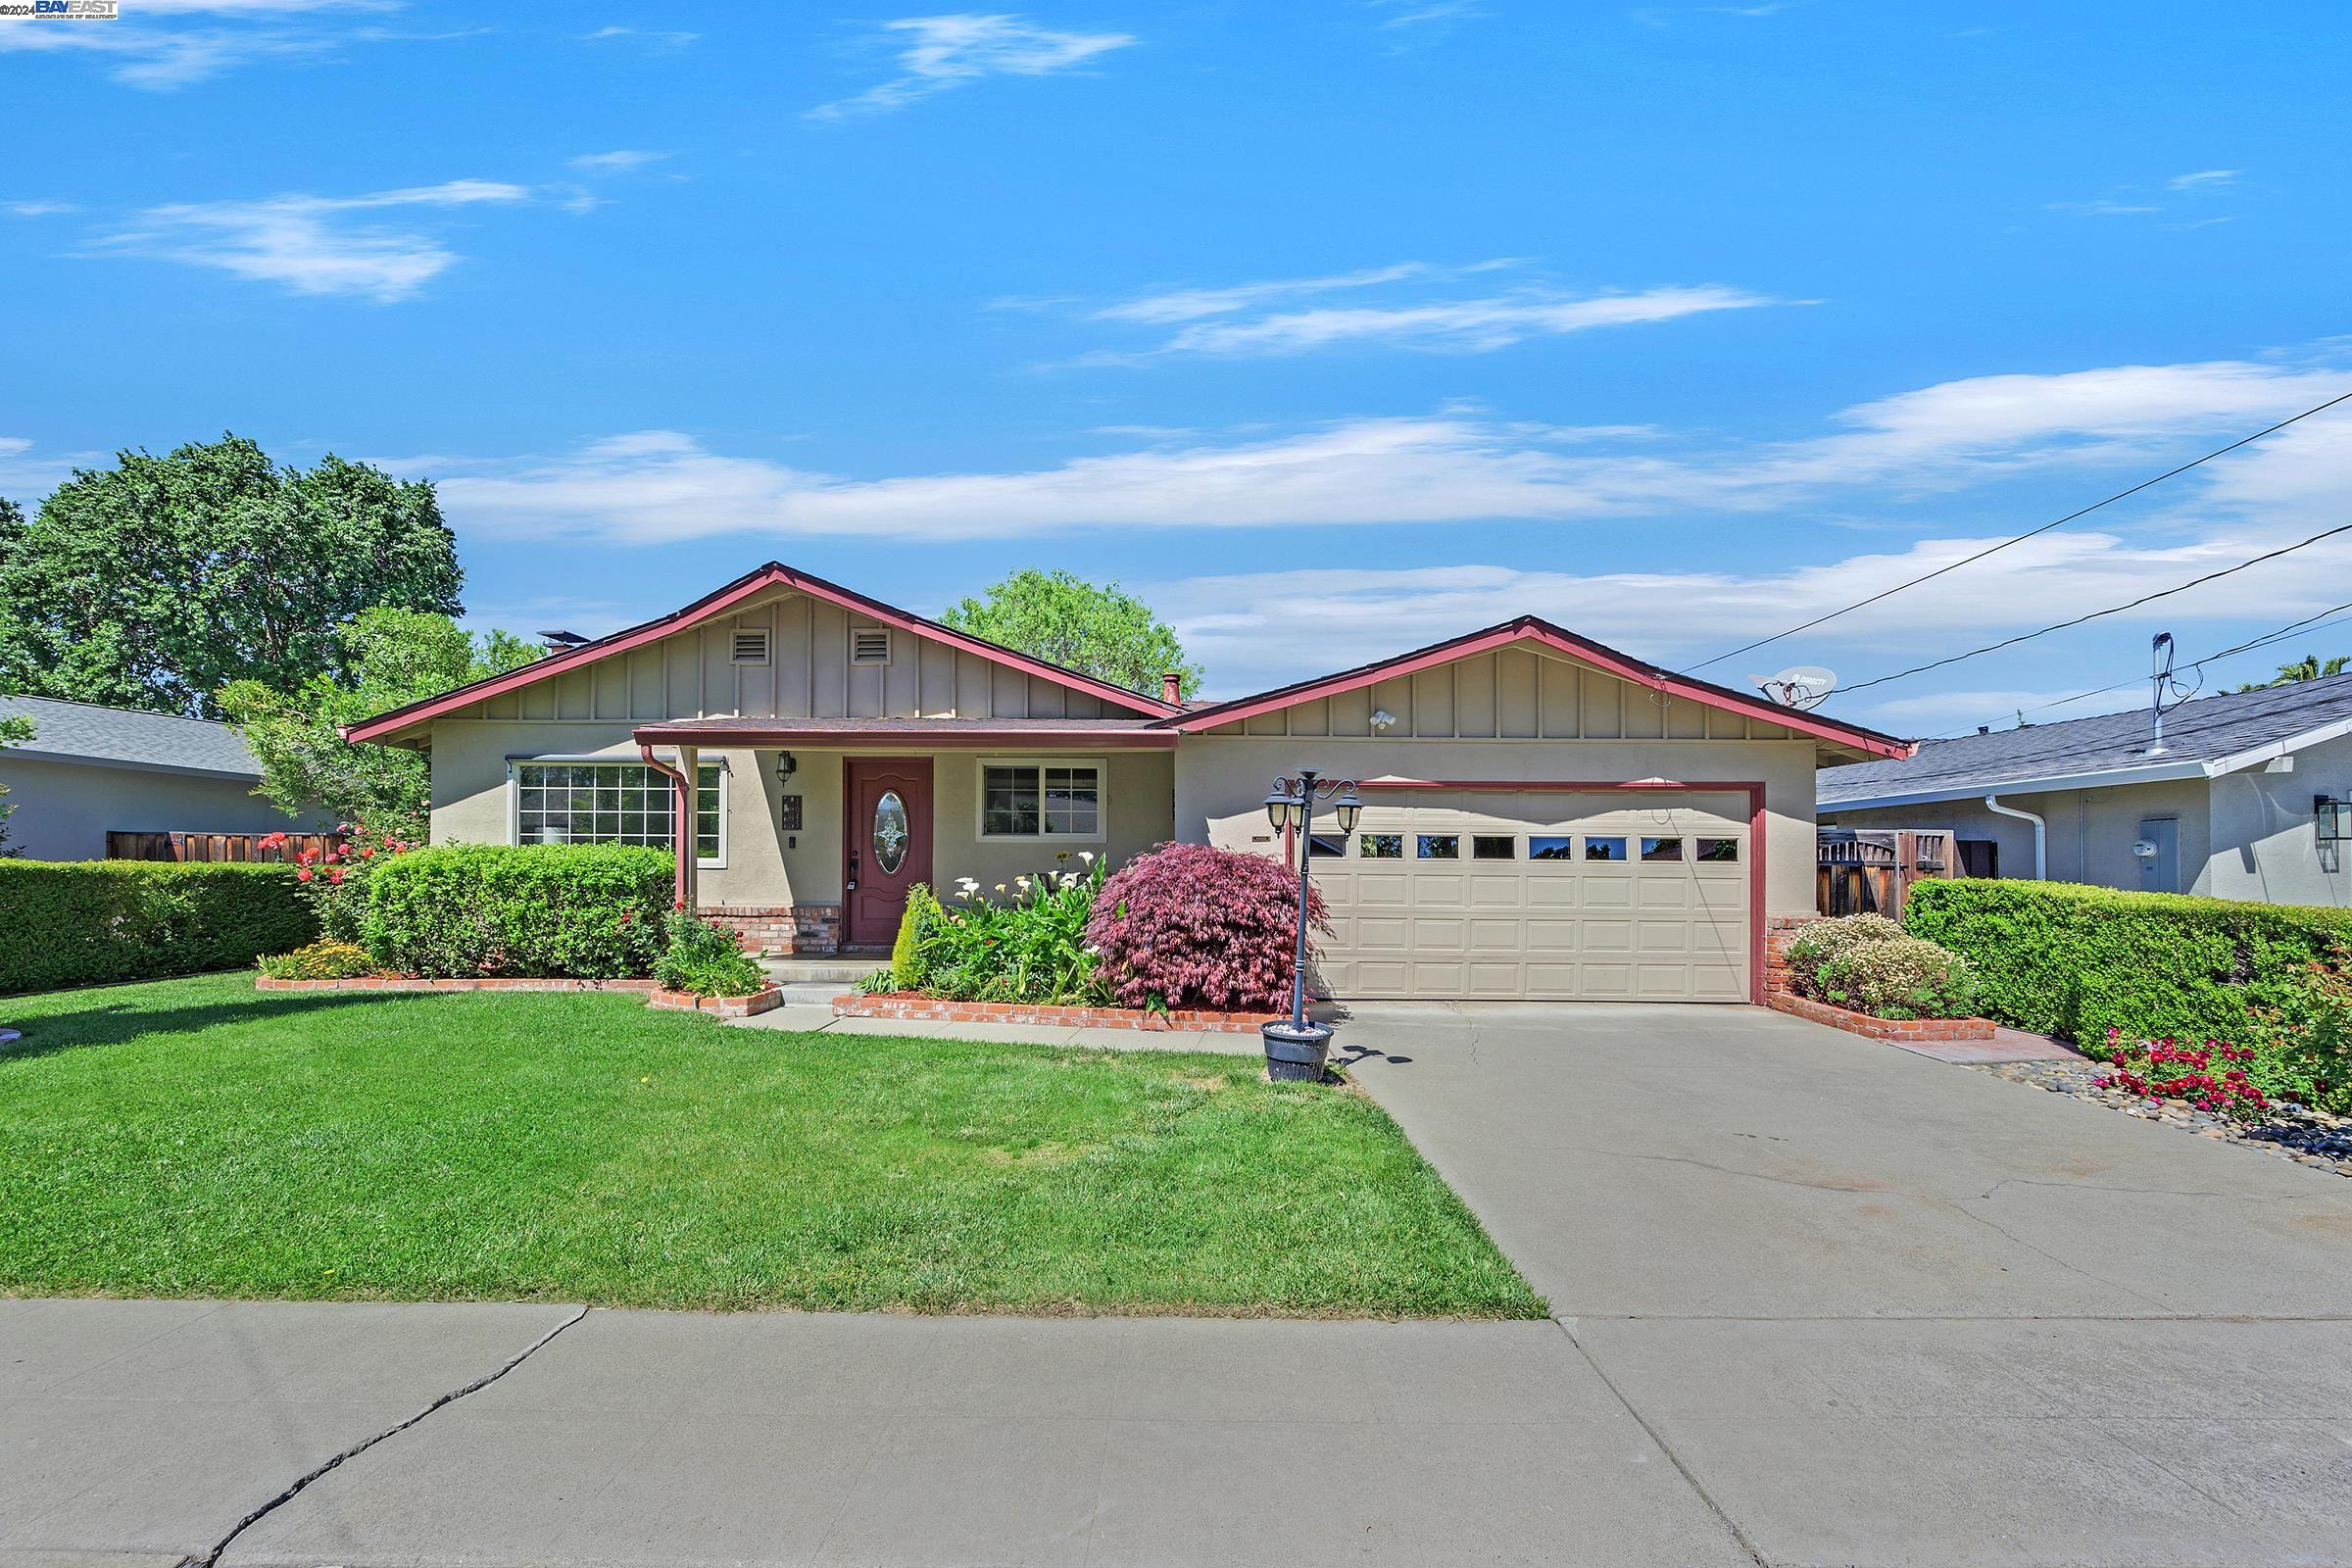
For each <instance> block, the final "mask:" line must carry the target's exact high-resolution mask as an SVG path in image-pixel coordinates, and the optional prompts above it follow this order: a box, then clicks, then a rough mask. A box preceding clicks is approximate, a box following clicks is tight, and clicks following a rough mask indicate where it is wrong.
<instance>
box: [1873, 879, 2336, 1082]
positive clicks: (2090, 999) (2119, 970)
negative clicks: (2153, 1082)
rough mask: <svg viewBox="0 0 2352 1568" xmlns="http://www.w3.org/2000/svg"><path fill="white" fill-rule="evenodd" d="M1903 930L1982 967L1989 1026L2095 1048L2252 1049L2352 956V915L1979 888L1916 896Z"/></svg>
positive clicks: (2102, 892)
mask: <svg viewBox="0 0 2352 1568" xmlns="http://www.w3.org/2000/svg"><path fill="white" fill-rule="evenodd" d="M1903 925H1904V928H1905V929H1906V930H1908V931H1909V932H1910V933H1911V934H1912V935H1914V936H1921V937H1926V938H1927V939H1928V940H1929V941H1931V942H1938V943H1941V944H1942V945H1943V946H1945V947H1947V948H1950V949H1951V950H1952V951H1953V952H1955V953H1957V954H1959V955H1961V956H1963V957H1965V958H1967V959H1968V960H1969V962H1970V963H1971V964H1973V965H1974V966H1975V967H1976V971H1977V980H1978V984H1979V990H1980V994H1979V998H1978V1005H1979V1006H1980V1007H1981V1008H1982V1010H1983V1011H1984V1012H1985V1015H1986V1016H1987V1017H1991V1018H1997V1019H1999V1020H2000V1021H2001V1022H2003V1023H2007V1024H2014V1025H2015V1026H2017V1027H2018V1028H2020V1029H2031V1030H2033V1031H2034V1032H2035V1033H2036V1034H2047V1035H2057V1036H2060V1037H2061V1038H2064V1039H2068V1040H2073V1041H2075V1042H2077V1043H2078V1044H2082V1045H2085V1046H2086V1047H2087V1046H2100V1047H2103V1046H2104V1044H2105V1042H2106V1038H2107V1031H2108V1030H2109V1029H2111V1028H2112V1029H2121V1030H2122V1031H2124V1033H2125V1034H2126V1035H2127V1036H2129V1037H2131V1039H2134V1040H2142V1039H2151V1038H2154V1039H2162V1038H2164V1037H2166V1036H2171V1037H2173V1038H2175V1039H2180V1040H2188V1041H2203V1040H2208V1039H2212V1040H2227V1041H2230V1042H2233V1043H2239V1044H2243V1043H2246V1042H2247V1039H2248V1036H2249V1033H2250V1031H2249V1029H2248V1026H2247V1020H2248V1014H2249V1010H2250V1009H2255V1008H2274V1007H2279V1006H2283V1005H2290V1004H2292V1003H2294V1002H2295V1001H2296V1000H2297V999H2298V998H2299V997H2300V995H2301V992H2302V990H2303V982H2304V979H2305V977H2306V976H2307V975H2308V973H2309V969H2310V965H2311V964H2312V963H2313V962H2314V961H2316V960H2319V959H2324V958H2327V957H2329V956H2331V955H2332V954H2333V953H2334V952H2335V950H2336V949H2337V948H2339V947H2343V948H2352V910H2344V909H2324V908H2307V907H2300V906H2295V905H2279V904H2239V903H2234V902H2232V901H2230V900H2228V899H2200V898H2191V897H2189V896H2187V895H2184V894H2178V893H2124V892H2120V891H2118V890H2116V889H2113V888H2094V887H2082V886H2078V885H2076V884H2074V883H2068V882H2010V881H2000V880H1996V879H1989V878H1977V877H1964V878H1960V879H1958V880H1955V881H1925V882H1919V883H1916V884H1914V885H1913V886H1912V889H1911V893H1910V899H1909V903H1908V905H1907V907H1905V910H1904V915H1903Z"/></svg>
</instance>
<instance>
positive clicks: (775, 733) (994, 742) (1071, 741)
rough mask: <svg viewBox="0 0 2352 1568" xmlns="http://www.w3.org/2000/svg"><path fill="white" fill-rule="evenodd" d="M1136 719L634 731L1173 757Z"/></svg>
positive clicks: (701, 738) (699, 738)
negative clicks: (1150, 754) (1105, 752)
mask: <svg viewBox="0 0 2352 1568" xmlns="http://www.w3.org/2000/svg"><path fill="white" fill-rule="evenodd" d="M1151 723H1152V721H1151V720H1149V719H1129V718H991V719H970V718H680V719H670V720H667V721H664V722H662V723H659V724H646V725H642V726H640V727H639V728H638V729H636V730H634V731H632V732H631V736H630V738H631V739H633V740H634V741H636V743H637V744H638V745H639V746H809V747H818V748H842V749H866V748H876V747H879V748H888V749H893V750H896V749H904V748H912V749H915V750H918V751H930V750H969V751H989V750H997V749H1004V748H1019V749H1024V750H1038V749H1060V750H1084V751H1101V750H1105V749H1109V750H1118V751H1148V752H1172V751H1174V750H1175V749H1176V743H1177V741H1178V740H1179V739H1180V738H1181V737H1180V736H1179V735H1178V734H1177V733H1176V732H1175V731H1174V730H1169V729H1154V728H1152V727H1151Z"/></svg>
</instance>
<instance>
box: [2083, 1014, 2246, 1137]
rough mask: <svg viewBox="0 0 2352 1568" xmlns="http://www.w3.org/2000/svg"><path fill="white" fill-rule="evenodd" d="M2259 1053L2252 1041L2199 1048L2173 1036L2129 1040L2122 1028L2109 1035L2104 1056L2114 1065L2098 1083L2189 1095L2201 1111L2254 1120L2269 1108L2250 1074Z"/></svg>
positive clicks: (2154, 1095) (2148, 1093)
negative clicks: (2180, 1041) (2248, 1044)
mask: <svg viewBox="0 0 2352 1568" xmlns="http://www.w3.org/2000/svg"><path fill="white" fill-rule="evenodd" d="M2259 1055H2260V1053H2259V1052H2257V1051H2255V1050H2254V1048H2253V1047H2251V1046H2232V1045H2229V1044H2227V1043H2226V1042H2224V1041H2220V1040H2208V1041H2206V1042H2205V1044H2204V1045H2203V1046H2202V1047H2197V1048H2192V1047H2188V1046H2183V1045H2180V1044H2179V1043H2178V1042H2176V1041H2171V1040H2130V1039H2127V1038H2126V1037H2125V1035H2124V1033H2123V1031H2122V1030H2120V1029H2119V1030H2114V1031H2112V1032H2110V1033H2109V1035H2108V1037H2107V1051H2106V1056H2107V1059H2108V1060H2109V1061H2111V1062H2113V1063H2114V1064H2115V1070H2114V1071H2113V1072H2110V1073H2108V1074H2107V1075H2106V1076H2105V1077H2104V1078H2101V1079H2100V1080H2099V1087H2100V1088H2102V1089H2121V1090H2123V1091H2125V1092H2126V1093H2127V1094H2133V1095H2139V1096H2142V1097H2144V1098H2146V1099H2149V1100H2185V1101H2187V1102H2188V1103H2190V1104H2192V1105H2194V1106H2196V1107H2197V1108H2198V1109H2199V1110H2209V1111H2212V1112H2214V1113H2215V1114H2216V1115H2221V1116H2229V1117H2233V1118H2235V1119H2237V1120H2240V1121H2252V1120H2255V1119H2257V1118H2259V1117H2260V1116H2262V1115H2263V1113H2264V1112H2266V1111H2268V1110H2269V1109H2270V1108H2271V1106H2270V1101H2269V1100H2268V1098H2266V1097H2265V1096H2264V1094H2263V1092H2262V1090H2261V1089H2260V1088H2259V1087H2258V1086H2257V1085H2256V1084H2255V1082H2254V1079H2253V1075H2252V1074H2253V1067H2254V1062H2255V1059H2256V1058H2257V1056H2259Z"/></svg>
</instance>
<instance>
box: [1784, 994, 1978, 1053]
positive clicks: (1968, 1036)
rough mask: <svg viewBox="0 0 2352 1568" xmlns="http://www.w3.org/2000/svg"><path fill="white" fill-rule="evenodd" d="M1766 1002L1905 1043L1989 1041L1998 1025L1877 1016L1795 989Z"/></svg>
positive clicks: (1800, 1015) (1875, 1037)
mask: <svg viewBox="0 0 2352 1568" xmlns="http://www.w3.org/2000/svg"><path fill="white" fill-rule="evenodd" d="M1764 1005H1766V1006H1768V1007H1770V1008H1772V1009H1773V1011H1775V1012H1786V1013H1789V1014H1790V1015H1791V1016H1794V1017H1798V1018H1806V1019H1810V1020H1811V1021H1812V1022H1814V1023H1826V1024H1828V1025H1829V1026H1830V1027H1831V1028H1833V1029H1842V1030H1844V1031H1845V1032H1846V1033H1847V1034H1849V1035H1863V1036H1866V1037H1868V1038H1869V1039H1872V1040H1891V1041H1895V1042H1898V1043H1900V1044H1903V1045H1919V1044H1923V1043H1927V1042H1932V1041H1940V1040H1990V1039H1991V1038H1992V1036H1993V1031H1994V1030H1995V1029H1996V1028H1997V1027H1999V1026H1998V1025H1996V1024H1995V1023H1994V1022H1993V1021H1992V1020H1991V1019H1990V1018H1874V1017H1872V1016H1871V1015H1870V1014H1869V1013H1867V1012H1856V1011H1854V1010H1853V1009H1852V1008H1851V1007H1840V1006H1838V1005H1836V1004H1835V1003H1829V1002H1816V1001H1815V1000H1814V999H1813V998H1811V997H1800V996H1798V995H1797V994H1796V993H1795V992H1793V991H1767V992H1766V993H1765V994H1764Z"/></svg>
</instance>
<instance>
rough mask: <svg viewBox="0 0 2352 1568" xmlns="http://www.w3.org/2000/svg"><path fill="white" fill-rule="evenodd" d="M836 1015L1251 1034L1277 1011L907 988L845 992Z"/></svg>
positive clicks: (837, 999)
mask: <svg viewBox="0 0 2352 1568" xmlns="http://www.w3.org/2000/svg"><path fill="white" fill-rule="evenodd" d="M833 1016H834V1017H836V1018H896V1019H900V1020H903V1021H911V1022H930V1023H1032V1024H1054V1025H1068V1026H1071V1027H1075V1028H1085V1029H1205V1030H1213V1031H1217V1032H1220V1033H1227V1034H1255V1033H1256V1032H1257V1026H1258V1025H1259V1024H1261V1023H1269V1022H1271V1021H1273V1020H1274V1019H1276V1018H1279V1017H1281V1016H1283V1015H1282V1014H1281V1013H1278V1012H1212V1011H1207V1010H1204V1009H1200V1008H1178V1009H1177V1010H1175V1011H1172V1012H1153V1011H1151V1010H1149V1009H1147V1008H1143V1007H1063V1006H1055V1005H1050V1004H1046V1003H1028V1002H954V1001H951V1000H949V999H947V998H945V997H926V996H923V995H921V994H920V993H918V992H911V991H880V992H874V993H871V994H867V993H864V992H857V991H853V992H848V993H846V994H844V995H842V996H838V997H835V998H834V999H833Z"/></svg>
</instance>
